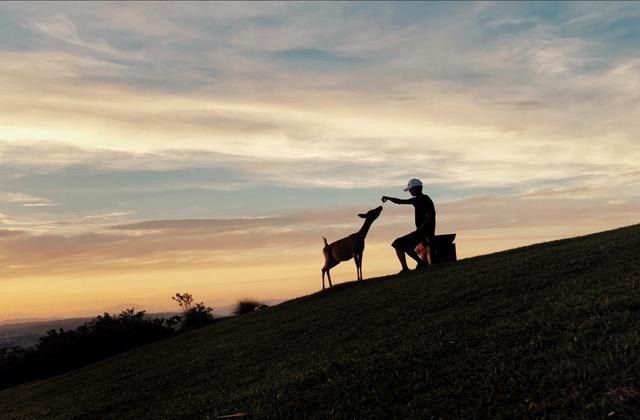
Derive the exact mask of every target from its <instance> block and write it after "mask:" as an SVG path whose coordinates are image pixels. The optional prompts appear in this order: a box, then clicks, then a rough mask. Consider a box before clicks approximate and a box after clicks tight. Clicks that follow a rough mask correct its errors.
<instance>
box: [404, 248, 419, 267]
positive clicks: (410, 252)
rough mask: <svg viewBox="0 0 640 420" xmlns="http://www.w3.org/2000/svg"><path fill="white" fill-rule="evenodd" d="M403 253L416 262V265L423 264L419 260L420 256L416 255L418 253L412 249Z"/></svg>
mask: <svg viewBox="0 0 640 420" xmlns="http://www.w3.org/2000/svg"><path fill="white" fill-rule="evenodd" d="M405 252H406V253H407V255H408V256H410V257H411V258H413V259H414V260H416V262H417V263H418V265H420V264H422V263H423V262H424V261H422V260H421V259H420V256H419V255H418V253H417V252H416V251H415V250H414V249H412V248H410V249H407V250H406V251H405Z"/></svg>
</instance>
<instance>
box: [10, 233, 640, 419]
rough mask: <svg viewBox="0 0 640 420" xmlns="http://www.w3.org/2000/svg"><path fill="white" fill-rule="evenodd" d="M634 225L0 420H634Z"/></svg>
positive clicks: (639, 370)
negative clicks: (226, 419)
mask: <svg viewBox="0 0 640 420" xmlns="http://www.w3.org/2000/svg"><path fill="white" fill-rule="evenodd" d="M639 287H640V226H633V227H629V228H625V229H619V230H615V231H610V232H605V233H601V234H597V235H591V236H587V237H581V238H574V239H570V240H564V241H558V242H551V243H547V244H541V245H536V246H531V247H526V248H520V249H517V250H512V251H508V252H503V253H498V254H493V255H488V256H483V257H478V258H473V259H469V260H464V261H461V262H459V263H457V264H454V265H450V266H442V267H438V268H436V269H434V270H431V271H427V272H412V273H411V274H408V275H405V276H401V277H395V276H394V277H387V278H381V279H375V280H370V281H364V282H361V283H360V284H354V283H348V284H345V285H339V286H338V287H335V288H334V289H333V290H330V291H328V292H325V293H318V294H315V295H311V296H307V297H304V298H300V299H296V300H293V301H289V302H285V303H283V304H281V305H278V306H276V307H273V308H270V309H268V310H265V311H261V312H257V313H253V314H247V315H244V316H241V317H238V318H234V319H229V320H226V321H223V322H220V323H218V324H216V325H213V326H211V327H207V328H204V329H202V330H197V331H193V332H191V333H187V334H184V335H182V336H179V337H176V338H172V339H169V340H166V341H163V342H158V343H155V344H152V345H149V346H145V347H142V348H139V349H136V350H133V351H131V352H128V353H126V354H123V355H120V356H117V357H114V358H111V359H108V360H105V361H102V362H100V363H97V364H94V365H91V366H87V367H85V368H83V369H80V370H78V371H75V372H72V373H69V374H66V375H63V376H60V377H57V378H53V379H49V380H46V381H42V382H36V383H31V384H26V385H21V386H18V387H15V388H11V389H8V390H5V391H3V392H0V407H1V408H2V409H1V410H0V418H3V419H4V418H11V419H13V418H23V419H28V418H29V419H30V418H64V419H86V418H93V419H99V418H112V419H124V418H130V419H183V418H196V419H197V418H202V419H207V418H216V417H217V416H221V415H227V414H233V413H237V412H244V413H248V414H249V417H250V418H272V419H283V418H299V419H311V418H315V419H326V418H363V419H365V418H366V419H373V418H381V419H382V418H447V419H458V418H491V419H514V418H543V417H544V418H588V419H592V418H628V419H631V418H640V288H639Z"/></svg>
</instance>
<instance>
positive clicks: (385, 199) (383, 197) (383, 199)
mask: <svg viewBox="0 0 640 420" xmlns="http://www.w3.org/2000/svg"><path fill="white" fill-rule="evenodd" d="M388 199H389V197H387V196H386V195H383V196H382V202H383V203H386V202H387V200H388Z"/></svg>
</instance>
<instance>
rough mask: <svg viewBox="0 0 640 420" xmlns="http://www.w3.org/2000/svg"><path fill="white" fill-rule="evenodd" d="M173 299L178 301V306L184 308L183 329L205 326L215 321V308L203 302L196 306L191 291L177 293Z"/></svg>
mask: <svg viewBox="0 0 640 420" xmlns="http://www.w3.org/2000/svg"><path fill="white" fill-rule="evenodd" d="M171 299H173V300H174V301H176V302H177V303H178V306H180V307H181V308H182V309H183V313H182V316H183V318H182V329H183V330H190V329H193V328H199V327H204V326H206V325H209V324H211V322H213V308H212V307H210V306H205V304H204V303H203V302H199V303H196V304H195V306H194V304H193V295H191V293H176V294H175V296H172V297H171Z"/></svg>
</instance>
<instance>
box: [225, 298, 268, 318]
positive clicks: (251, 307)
mask: <svg viewBox="0 0 640 420" xmlns="http://www.w3.org/2000/svg"><path fill="white" fill-rule="evenodd" d="M266 306H267V305H265V304H264V303H262V302H260V301H258V300H256V299H253V298H244V299H240V300H239V301H238V303H236V308H235V309H234V310H233V313H234V314H236V315H243V314H247V313H249V312H254V311H256V310H257V309H263V308H265V307H266Z"/></svg>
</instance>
